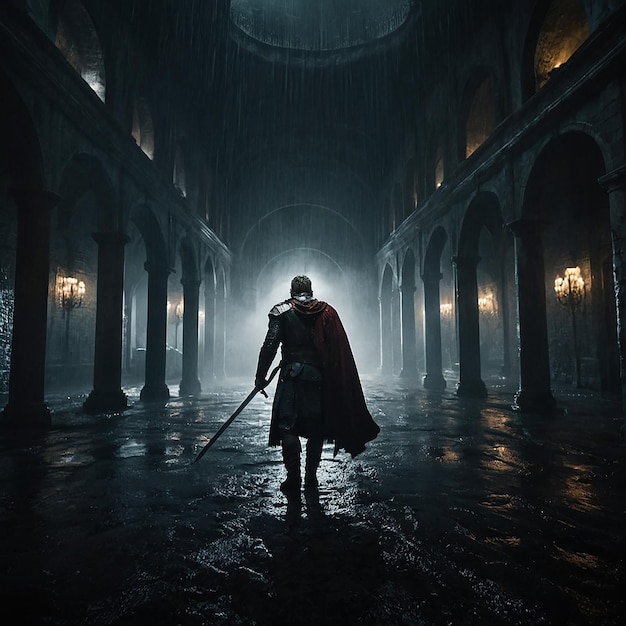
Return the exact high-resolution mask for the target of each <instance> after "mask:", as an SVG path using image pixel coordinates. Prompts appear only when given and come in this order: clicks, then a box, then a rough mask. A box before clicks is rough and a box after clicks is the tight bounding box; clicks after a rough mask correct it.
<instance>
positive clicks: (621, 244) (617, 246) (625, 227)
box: [599, 167, 626, 436]
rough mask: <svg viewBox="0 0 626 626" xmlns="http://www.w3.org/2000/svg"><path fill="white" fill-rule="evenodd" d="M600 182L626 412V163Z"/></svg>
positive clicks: (623, 401) (625, 427) (625, 434)
mask: <svg viewBox="0 0 626 626" xmlns="http://www.w3.org/2000/svg"><path fill="white" fill-rule="evenodd" d="M599 182H600V184H601V185H602V187H603V188H604V189H605V190H606V191H607V193H608V194H609V211H610V219H611V243H612V248H613V283H614V287H615V308H616V312H617V342H618V346H619V362H620V379H621V387H622V406H623V407H624V414H625V415H626V167H621V168H619V169H617V170H615V171H613V172H611V173H609V174H607V175H606V176H602V178H600V179H599ZM622 435H623V436H626V422H625V423H624V425H623V426H622Z"/></svg>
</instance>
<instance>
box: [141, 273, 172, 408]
mask: <svg viewBox="0 0 626 626" xmlns="http://www.w3.org/2000/svg"><path fill="white" fill-rule="evenodd" d="M144 267H145V268H146V271H147V272H148V322H147V330H146V381H145V384H144V387H143V389H142V390H141V395H140V398H141V400H143V401H144V402H165V401H166V400H167V399H168V398H169V397H170V392H169V389H168V388H167V385H166V384H165V357H166V342H167V277H168V276H169V273H170V269H169V267H167V266H166V265H160V264H156V263H145V265H144Z"/></svg>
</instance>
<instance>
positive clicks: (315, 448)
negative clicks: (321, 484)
mask: <svg viewBox="0 0 626 626" xmlns="http://www.w3.org/2000/svg"><path fill="white" fill-rule="evenodd" d="M323 445H324V440H323V439H308V440H307V442H306V463H305V470H304V488H305V489H308V490H317V488H318V482H317V468H318V467H319V464H320V458H321V456H322V446H323Z"/></svg>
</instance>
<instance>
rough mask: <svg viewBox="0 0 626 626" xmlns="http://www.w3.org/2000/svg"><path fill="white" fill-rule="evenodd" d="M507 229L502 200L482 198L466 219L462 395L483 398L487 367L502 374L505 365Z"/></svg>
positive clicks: (460, 268) (460, 306)
mask: <svg viewBox="0 0 626 626" xmlns="http://www.w3.org/2000/svg"><path fill="white" fill-rule="evenodd" d="M502 228H503V224H502V211H501V208H500V202H499V200H498V198H497V196H496V195H495V194H494V193H492V192H481V193H479V194H477V195H476V196H475V197H474V198H473V199H472V201H471V203H470V205H469V207H468V209H467V211H466V213H465V216H464V219H463V224H462V226H461V232H460V236H459V245H458V256H457V258H456V266H457V311H458V324H459V366H460V380H459V386H458V388H457V393H458V394H459V395H470V396H484V395H485V394H486V387H485V384H484V383H483V381H482V375H481V367H482V366H483V363H484V362H486V361H487V360H488V358H489V359H491V360H490V361H489V363H490V364H491V362H492V361H493V362H494V363H496V362H497V365H493V367H497V368H498V373H500V371H501V370H502V368H503V365H504V357H503V355H504V332H503V329H504V324H503V323H502V315H503V305H502V295H503V292H504V290H503V283H502V280H503V262H502ZM481 331H482V332H481ZM481 336H482V337H483V338H484V340H485V341H484V345H482V346H481ZM481 348H482V349H481ZM482 352H484V355H483V354H481V353H482Z"/></svg>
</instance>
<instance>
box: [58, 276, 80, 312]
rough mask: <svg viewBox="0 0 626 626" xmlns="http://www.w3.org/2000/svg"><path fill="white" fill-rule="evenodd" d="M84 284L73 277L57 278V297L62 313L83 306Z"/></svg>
mask: <svg viewBox="0 0 626 626" xmlns="http://www.w3.org/2000/svg"><path fill="white" fill-rule="evenodd" d="M85 291H86V289H85V283H84V281H82V280H78V278H74V277H73V276H57V296H58V298H59V304H60V305H61V307H62V308H63V311H73V310H74V309H78V308H80V307H81V306H82V304H83V298H84V296H85Z"/></svg>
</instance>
